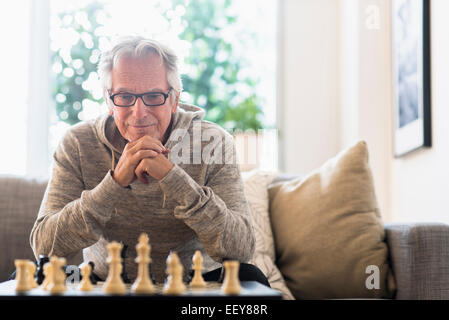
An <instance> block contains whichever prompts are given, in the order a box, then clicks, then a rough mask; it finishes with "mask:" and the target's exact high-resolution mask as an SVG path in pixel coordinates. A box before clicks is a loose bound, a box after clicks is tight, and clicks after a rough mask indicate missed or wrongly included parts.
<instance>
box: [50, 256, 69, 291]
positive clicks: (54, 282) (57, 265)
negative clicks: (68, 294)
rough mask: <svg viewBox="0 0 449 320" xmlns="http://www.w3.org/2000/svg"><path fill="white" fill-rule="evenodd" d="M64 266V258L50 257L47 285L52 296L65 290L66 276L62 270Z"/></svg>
mask: <svg viewBox="0 0 449 320" xmlns="http://www.w3.org/2000/svg"><path fill="white" fill-rule="evenodd" d="M65 264H66V260H65V258H58V257H55V256H53V257H51V258H50V265H51V272H50V275H51V277H50V284H49V285H48V287H47V288H48V290H49V291H50V293H52V294H59V293H63V292H65V291H66V290H67V287H66V285H65V279H66V275H65V272H64V269H63V268H62V267H63V266H64V265H65Z"/></svg>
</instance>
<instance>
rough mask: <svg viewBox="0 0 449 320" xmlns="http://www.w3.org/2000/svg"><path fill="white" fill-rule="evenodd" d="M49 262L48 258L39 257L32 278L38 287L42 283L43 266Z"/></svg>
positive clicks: (42, 255) (41, 255)
mask: <svg viewBox="0 0 449 320" xmlns="http://www.w3.org/2000/svg"><path fill="white" fill-rule="evenodd" d="M47 262H50V258H49V257H48V256H46V255H44V254H40V255H39V259H38V261H37V269H36V275H35V277H34V280H35V281H36V282H37V284H38V285H41V284H42V282H43V281H44V278H45V276H44V265H45V264H46V263H47Z"/></svg>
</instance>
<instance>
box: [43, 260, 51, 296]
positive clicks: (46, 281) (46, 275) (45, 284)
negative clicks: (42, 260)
mask: <svg viewBox="0 0 449 320" xmlns="http://www.w3.org/2000/svg"><path fill="white" fill-rule="evenodd" d="M42 269H43V275H44V280H43V282H42V289H44V290H48V286H49V285H50V282H51V271H52V266H51V264H50V260H49V262H47V263H46V264H44V266H43V267H42Z"/></svg>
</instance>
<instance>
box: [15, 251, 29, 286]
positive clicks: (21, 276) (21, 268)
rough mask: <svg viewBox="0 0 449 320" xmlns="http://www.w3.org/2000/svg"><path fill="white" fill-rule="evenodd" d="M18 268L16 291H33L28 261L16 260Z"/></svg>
mask: <svg viewBox="0 0 449 320" xmlns="http://www.w3.org/2000/svg"><path fill="white" fill-rule="evenodd" d="M14 265H15V266H16V291H17V292H19V293H23V292H27V291H28V290H31V284H30V282H29V276H28V272H29V270H28V260H25V259H16V260H14Z"/></svg>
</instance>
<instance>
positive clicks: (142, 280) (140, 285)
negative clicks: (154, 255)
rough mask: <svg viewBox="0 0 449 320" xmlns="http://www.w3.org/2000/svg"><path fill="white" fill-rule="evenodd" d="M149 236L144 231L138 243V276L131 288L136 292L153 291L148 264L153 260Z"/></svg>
mask: <svg viewBox="0 0 449 320" xmlns="http://www.w3.org/2000/svg"><path fill="white" fill-rule="evenodd" d="M149 241H150V240H149V238H148V235H147V234H146V233H142V234H141V235H140V237H139V243H138V244H137V245H136V251H137V258H136V260H135V261H136V262H137V263H138V265H139V266H138V270H137V278H136V281H135V282H134V284H133V286H132V288H131V290H132V291H133V292H135V293H153V292H154V285H153V283H152V281H151V279H150V276H149V270H148V265H149V264H150V262H151V258H150V251H151V246H150V244H149Z"/></svg>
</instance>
